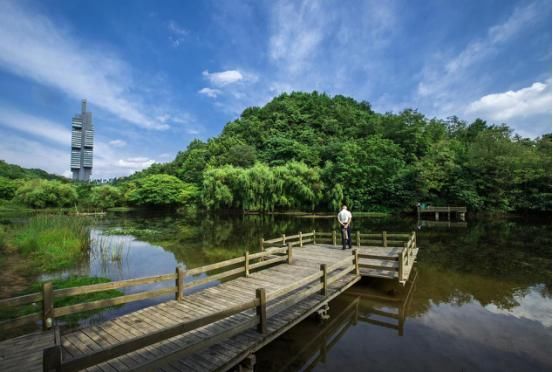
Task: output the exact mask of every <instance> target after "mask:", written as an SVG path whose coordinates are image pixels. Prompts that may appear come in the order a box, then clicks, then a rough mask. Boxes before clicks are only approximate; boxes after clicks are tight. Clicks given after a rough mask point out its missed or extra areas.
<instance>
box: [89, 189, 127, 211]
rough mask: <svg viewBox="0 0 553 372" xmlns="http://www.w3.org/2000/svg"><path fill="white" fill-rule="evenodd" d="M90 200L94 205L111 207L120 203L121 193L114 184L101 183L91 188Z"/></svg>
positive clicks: (121, 199)
mask: <svg viewBox="0 0 553 372" xmlns="http://www.w3.org/2000/svg"><path fill="white" fill-rule="evenodd" d="M90 202H91V203H92V205H93V206H94V207H98V208H101V209H106V208H113V207H116V206H119V205H121V203H122V202H123V194H122V193H121V190H119V188H117V187H115V186H110V185H102V186H96V187H94V188H92V191H91V193H90Z"/></svg>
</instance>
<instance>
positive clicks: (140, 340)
mask: <svg viewBox="0 0 553 372" xmlns="http://www.w3.org/2000/svg"><path fill="white" fill-rule="evenodd" d="M352 258H353V259H355V256H352V257H348V259H349V260H351V259H352ZM345 261H346V260H341V261H340V262H338V263H337V264H335V265H332V267H335V268H337V267H340V265H343V263H344V262H345ZM337 265H338V266H337ZM352 270H355V265H348V266H347V267H346V268H343V269H342V270H340V272H338V273H336V274H334V275H332V276H331V277H330V278H326V267H325V271H324V272H317V273H315V274H312V275H309V276H307V277H305V278H304V279H302V280H301V281H299V282H296V283H294V284H292V285H290V286H287V287H286V288H282V289H280V290H277V291H274V292H272V293H270V294H268V295H266V294H265V290H264V289H263V288H260V289H257V290H256V298H255V299H253V300H250V301H246V302H242V303H240V304H238V305H234V306H232V307H230V308H227V309H225V310H221V311H219V312H216V313H214V314H210V315H207V316H204V317H201V318H198V319H194V320H191V321H187V322H182V323H179V324H176V325H174V326H170V327H167V328H163V329H161V330H158V331H154V332H152V333H149V334H147V335H143V336H138V337H134V338H132V339H129V340H126V341H123V342H121V343H119V344H116V345H111V346H108V347H106V348H103V349H101V350H97V351H92V352H88V353H85V354H84V355H81V356H77V357H74V358H71V359H68V360H65V361H64V360H63V349H62V347H61V345H56V346H53V347H50V348H48V349H45V350H44V370H46V371H48V370H50V369H54V370H63V371H78V370H81V369H85V368H88V367H91V366H94V365H97V364H99V363H102V362H105V361H107V360H111V359H113V358H116V357H119V356H122V355H125V354H128V353H130V352H133V351H135V350H138V349H141V348H143V347H146V346H149V345H152V344H155V343H158V342H162V341H164V340H167V339H169V338H172V337H175V336H178V335H181V334H183V333H186V332H189V331H193V330H195V329H197V328H200V327H203V326H206V325H209V324H211V323H214V322H217V321H219V320H222V319H225V318H227V317H230V316H233V315H236V314H238V313H241V312H244V311H247V310H251V309H253V308H256V309H257V315H256V316H255V317H254V318H253V319H250V320H248V321H247V322H251V325H254V324H257V325H258V331H260V332H262V333H264V332H266V319H267V315H266V314H267V301H269V300H274V299H276V298H280V297H283V296H285V295H287V294H289V293H291V292H293V291H295V290H296V289H298V288H301V287H303V286H307V288H305V289H304V290H303V291H300V292H299V293H297V294H295V295H294V296H293V297H291V298H287V299H285V300H284V301H282V302H281V303H276V304H273V305H272V306H271V308H270V311H271V313H272V314H274V313H277V312H279V311H280V309H281V308H283V307H287V306H289V304H290V303H295V302H297V301H300V300H301V299H303V298H306V297H309V296H311V295H312V294H314V293H316V292H318V291H320V290H321V289H322V288H323V284H322V283H318V284H316V285H314V286H310V285H309V284H310V283H312V282H313V281H315V280H318V279H319V278H321V277H322V276H323V275H324V276H325V277H324V278H325V283H324V286H326V285H329V284H331V283H334V282H336V281H337V280H339V279H341V278H343V277H344V276H346V275H347V274H348V273H350V272H351V271H352ZM332 271H333V270H329V272H332ZM264 323H265V324H264ZM248 324H249V323H248Z"/></svg>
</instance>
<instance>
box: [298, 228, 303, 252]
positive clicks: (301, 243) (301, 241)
mask: <svg viewBox="0 0 553 372" xmlns="http://www.w3.org/2000/svg"><path fill="white" fill-rule="evenodd" d="M298 235H299V236H300V248H302V247H303V236H302V235H301V231H300V233H299V234H298Z"/></svg>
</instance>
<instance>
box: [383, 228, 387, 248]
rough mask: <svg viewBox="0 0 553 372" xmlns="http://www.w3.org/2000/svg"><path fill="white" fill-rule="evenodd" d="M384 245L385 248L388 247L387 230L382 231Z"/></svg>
mask: <svg viewBox="0 0 553 372" xmlns="http://www.w3.org/2000/svg"><path fill="white" fill-rule="evenodd" d="M382 245H383V246H384V248H386V247H388V233H387V232H386V231H382Z"/></svg>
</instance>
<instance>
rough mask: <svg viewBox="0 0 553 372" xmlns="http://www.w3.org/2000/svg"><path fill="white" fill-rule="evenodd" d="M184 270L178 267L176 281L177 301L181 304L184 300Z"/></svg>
mask: <svg viewBox="0 0 553 372" xmlns="http://www.w3.org/2000/svg"><path fill="white" fill-rule="evenodd" d="M184 274H185V273H184V270H183V269H182V267H180V266H177V279H176V280H175V281H176V283H175V285H176V287H177V293H175V300H177V301H179V302H181V301H182V300H183V298H184V276H185V275H184Z"/></svg>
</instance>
